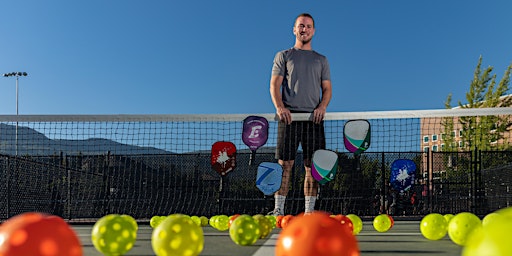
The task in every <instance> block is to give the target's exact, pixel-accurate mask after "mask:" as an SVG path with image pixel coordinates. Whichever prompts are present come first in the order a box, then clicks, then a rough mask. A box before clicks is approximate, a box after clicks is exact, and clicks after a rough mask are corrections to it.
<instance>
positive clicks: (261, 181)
mask: <svg viewBox="0 0 512 256" xmlns="http://www.w3.org/2000/svg"><path fill="white" fill-rule="evenodd" d="M282 178H283V167H282V166H281V165H280V164H278V163H272V162H262V163H260V164H259V165H258V172H257V174H256V187H257V188H258V189H259V190H260V191H261V192H263V194H265V195H267V196H269V195H272V194H274V193H275V192H276V191H278V190H279V189H280V188H281V180H282Z"/></svg>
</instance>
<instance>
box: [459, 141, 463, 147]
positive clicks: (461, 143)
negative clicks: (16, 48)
mask: <svg viewBox="0 0 512 256" xmlns="http://www.w3.org/2000/svg"><path fill="white" fill-rule="evenodd" d="M463 147H464V141H462V140H460V141H459V148H463Z"/></svg>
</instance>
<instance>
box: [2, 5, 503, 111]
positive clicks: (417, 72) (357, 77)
mask: <svg viewBox="0 0 512 256" xmlns="http://www.w3.org/2000/svg"><path fill="white" fill-rule="evenodd" d="M511 10H512V1H509V0H496V1H485V2H484V1H475V0H469V1H468V0H453V1H445V0H443V1H441V0H429V1H410V0H393V1H380V0H374V1H369V0H363V1H347V0H339V1H311V0H310V1H305V0H280V1H269V0H258V1H233V0H232V1H227V0H217V1H206V0H203V1H199V0H190V1H171V0H150V1H134V0H123V1H121V0H117V1H115V0H88V1H64V0H54V1H39V0H17V1H16V2H15V3H11V4H9V6H4V8H2V11H1V15H0V25H1V26H0V29H1V34H2V37H1V40H0V49H1V52H2V53H1V55H0V56H1V58H0V74H3V73H7V72H12V71H24V72H27V73H28V74H29V76H28V77H21V78H20V81H19V82H20V83H19V86H20V91H19V112H20V114H223V113H273V112H274V107H273V105H272V102H271V99H270V96H269V79H270V71H271V66H272V60H273V57H274V54H275V53H276V52H277V51H279V50H282V49H286V48H289V47H291V46H292V45H293V43H294V37H293V34H292V26H293V21H294V19H295V17H296V16H297V14H299V13H301V12H309V13H311V14H312V15H313V16H314V17H315V22H316V35H315V37H314V39H313V48H314V49H315V50H316V51H318V52H320V53H322V54H324V55H326V56H327V57H328V59H329V62H330V65H331V76H332V82H333V98H332V101H331V104H330V105H329V108H328V111H329V112H344V111H379V110H414V109H442V108H444V101H445V99H446V97H447V95H448V94H449V93H452V94H453V103H456V102H457V101H459V100H460V101H462V102H463V103H464V102H465V93H466V92H467V91H468V89H469V82H470V80H471V79H472V76H473V72H474V69H475V66H476V64H477V61H478V58H479V57H480V56H482V57H483V66H484V67H487V66H493V67H494V68H495V72H494V73H495V74H496V75H497V77H498V79H501V77H502V76H503V72H504V71H505V68H506V67H507V66H508V65H510V64H511V63H512V47H511V46H512V33H511V32H510V28H511V21H510V12H511ZM15 96H16V93H15V79H14V78H4V77H0V114H5V115H9V114H15V113H16V111H15V110H16V108H15V106H16V105H15V99H16V97H15Z"/></svg>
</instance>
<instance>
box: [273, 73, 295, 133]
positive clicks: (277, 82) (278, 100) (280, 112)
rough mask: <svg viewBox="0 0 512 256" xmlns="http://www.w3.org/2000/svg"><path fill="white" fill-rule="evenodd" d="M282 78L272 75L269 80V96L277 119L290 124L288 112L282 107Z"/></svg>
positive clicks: (290, 119) (290, 117)
mask: <svg viewBox="0 0 512 256" xmlns="http://www.w3.org/2000/svg"><path fill="white" fill-rule="evenodd" d="M283 79H284V77H283V76H277V75H272V77H271V78H270V96H271V97H272V102H273V103H274V107H275V108H276V114H277V116H278V117H279V119H280V120H281V121H283V122H285V123H287V124H290V123H291V122H292V116H291V114H290V110H289V109H287V108H286V107H285V106H284V103H283V98H282V95H281V84H282V83H283Z"/></svg>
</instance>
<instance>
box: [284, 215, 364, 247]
mask: <svg viewBox="0 0 512 256" xmlns="http://www.w3.org/2000/svg"><path fill="white" fill-rule="evenodd" d="M275 252H276V253H275V255H276V256H312V255H314V256H327V255H329V256H331V255H332V256H334V255H336V256H357V255H360V252H359V245H358V243H357V240H356V238H355V236H354V235H353V234H352V233H351V232H349V231H348V229H347V228H346V227H343V225H342V224H341V223H340V222H339V221H337V220H336V219H334V218H331V217H330V216H329V215H328V214H326V213H323V212H314V213H312V214H309V215H303V216H299V217H296V218H295V219H294V220H293V221H292V222H291V223H290V224H289V225H288V226H287V227H286V229H283V230H282V231H281V233H280V234H279V238H278V240H277V244H276V250H275Z"/></svg>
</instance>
